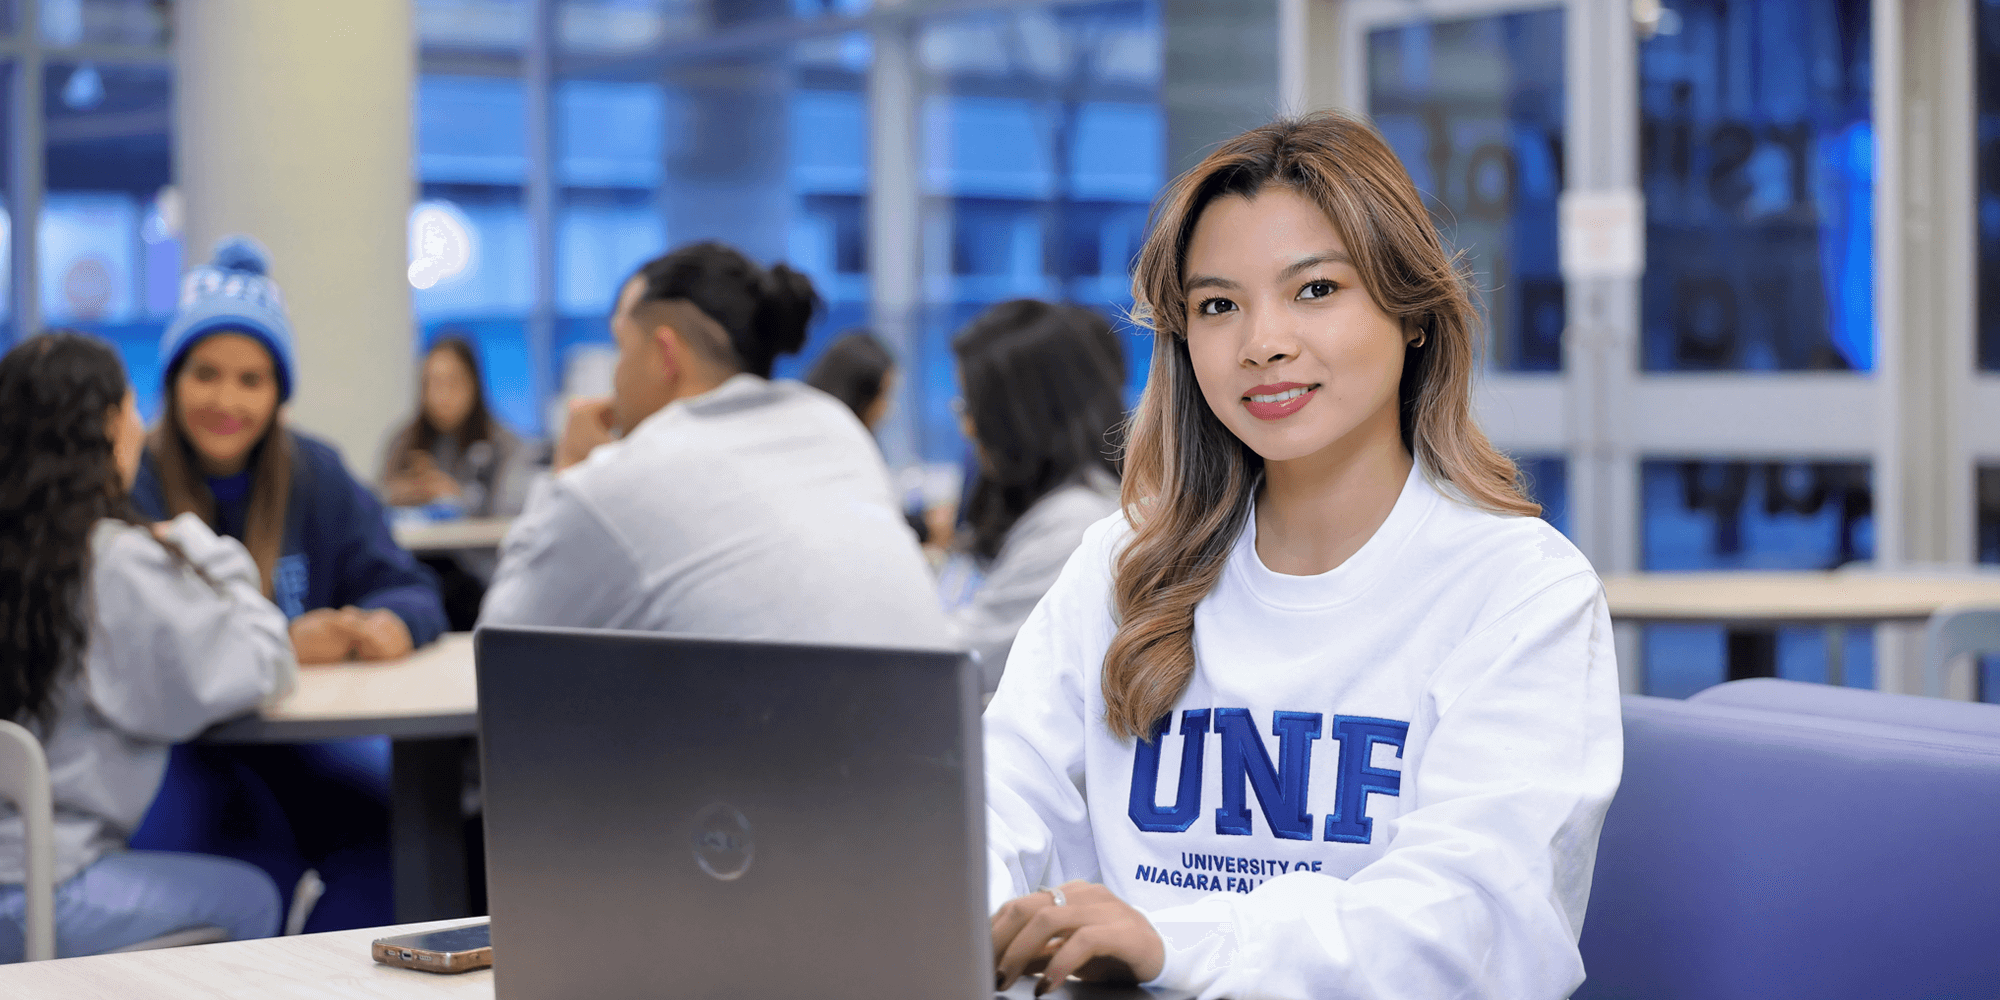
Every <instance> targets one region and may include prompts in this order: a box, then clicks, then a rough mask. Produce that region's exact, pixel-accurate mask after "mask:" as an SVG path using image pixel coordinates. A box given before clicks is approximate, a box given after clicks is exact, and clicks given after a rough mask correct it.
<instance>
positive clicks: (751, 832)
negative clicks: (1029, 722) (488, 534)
mask: <svg viewBox="0 0 2000 1000" xmlns="http://www.w3.org/2000/svg"><path fill="white" fill-rule="evenodd" d="M477 641H478V656H477V659H478V673H479V712H480V731H481V749H482V756H483V767H484V778H485V787H484V794H485V808H486V841H487V873H488V897H489V900H490V904H491V911H492V917H493V945H494V957H495V970H494V971H495V987H496V993H497V1000H554V998H557V997H565V998H567V997H577V996H672V997H676V998H707V997H774V996H789V995H832V996H840V995H843V994H844V993H853V994H854V995H856V996H860V995H863V994H867V995H876V994H879V993H881V992H883V991H884V989H885V988H886V989H888V990H889V991H890V992H894V993H909V994H911V995H922V996H927V997H954V996H955V997H963V998H970V997H975V996H990V995H991V993H992V988H991V976H992V973H991V962H992V959H991V956H990V954H989V952H990V950H991V946H990V943H989V935H988V931H987V921H986V900H985V883H984V854H983V848H982V845H983V843H984V829H983V824H984V783H983V779H982V777H981V775H982V773H983V772H982V770H981V766H980V759H979V739H978V733H979V723H978V713H979V685H978V680H977V676H976V674H975V673H974V671H973V669H972V667H971V666H970V664H968V663H967V662H965V660H964V658H963V657H962V656H959V655H957V654H948V653H930V652H918V651H909V650H870V649H857V648H844V647H811V646H796V645H775V644H766V643H749V642H740V641H728V640H708V639H691V638H679V637H668V636H658V635H650V634H631V633H615V632H598V631H589V632H586V631H573V630H541V629H501V628H489V629H484V630H482V631H481V632H480V634H479V637H478V640H477Z"/></svg>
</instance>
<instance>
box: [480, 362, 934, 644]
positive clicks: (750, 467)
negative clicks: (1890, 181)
mask: <svg viewBox="0 0 2000 1000" xmlns="http://www.w3.org/2000/svg"><path fill="white" fill-rule="evenodd" d="M479 622H480V624H482V625H559V626H569V627H572V628H619V629H635V630H640V631H651V632H678V633H684V634H693V635H707V636H723V637H730V638H739V639H766V640H775V641H781V642H814V643H834V644H844V645H861V646H899V647H916V648H928V649H949V648H957V647H956V644H955V643H954V642H953V640H952V636H951V631H950V628H949V627H948V626H947V625H946V624H945V620H944V611H943V609H942V608H940V607H938V602H937V595H936V593H935V592H934V590H933V589H932V584H931V578H930V570H929V568H928V567H927V566H926V565H925V563H924V557H923V552H922V550H920V549H919V548H918V547H917V538H916V536H915V535H913V534H911V532H910V526H909V524H908V522H906V521H905V520H904V519H903V513H902V511H901V509H900V508H898V507H897V506H896V501H895V492H894V490H893V489H891V488H890V485H889V471H888V469H887V468H886V467H885V466H884V465H883V464H882V453H881V451H880V450H879V449H877V448H876V446H875V442H874V440H873V439H871V438H870V437H869V436H868V432H867V431H866V430H865V429H863V428H862V426H861V421H859V420H857V419H855V417H854V412H853V411H852V410H849V409H848V408H847V407H846V406H844V405H842V404H841V403H840V402H839V401H837V400H835V399H834V398H833V397H831V396H828V395H827V394H825V393H823V392H820V391H819V390H817V389H813V388H810V387H807V386H805V385H801V384H799V383H797V382H791V381H770V380H766V379H761V378H758V377H757V376H755V375H741V374H739V375H736V376H733V377H731V378H730V379H729V380H728V381H726V382H724V383H722V385H720V386H718V387H716V388H715V389H712V390H710V391H709V392H706V393H703V394H702V395H700V396H695V397H691V398H688V399H682V400H678V401H676V402H673V403H670V404H668V405H667V406H665V407H663V408H661V409H660V410H659V412H657V413H654V414H653V415H652V416H649V417H647V418H646V419H644V420H642V421H640V422H639V425H638V426H637V427H634V428H633V429H632V430H631V432H630V433H628V434H626V435H625V437H624V438H622V439H620V440H618V441H615V442H612V443H610V444H607V445H603V446H602V447H599V448H598V449H597V450H596V451H593V452H591V454H590V457H589V458H588V459H586V460H584V461H583V462H581V463H579V464H577V465H575V466H573V467H571V468H569V469H566V470H564V471H563V472H562V473H560V474H558V475H555V476H550V477H544V478H543V479H541V480H539V481H538V482H537V483H536V485H535V486H534V487H533V489H532V490H531V492H530V496H529V500H528V506H527V509H526V510H525V511H524V512H523V513H522V514H521V516H520V517H519V518H518V519H516V520H515V522H514V526H513V527H512V528H511V529H509V530H508V532H507V539H506V541H505V542H504V543H503V544H502V545H501V548H500V568H499V570H498V571H497V572H496V573H495V574H494V578H493V585H492V586H491V587H490V588H488V589H487V591H486V599H485V602H484V603H483V604H482V605H481V607H480V612H479Z"/></svg>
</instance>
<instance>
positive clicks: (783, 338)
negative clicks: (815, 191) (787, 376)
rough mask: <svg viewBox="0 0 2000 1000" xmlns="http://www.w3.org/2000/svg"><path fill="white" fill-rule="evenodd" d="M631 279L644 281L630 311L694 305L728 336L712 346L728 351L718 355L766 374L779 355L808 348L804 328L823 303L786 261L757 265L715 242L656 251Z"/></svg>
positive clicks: (744, 368)
mask: <svg viewBox="0 0 2000 1000" xmlns="http://www.w3.org/2000/svg"><path fill="white" fill-rule="evenodd" d="M633 277H635V278H637V279H639V282H640V286H641V290H640V292H639V300H638V302H637V303H636V304H635V305H634V309H635V310H637V309H639V308H643V307H644V306H647V305H650V304H653V303H660V302H675V301H680V302H686V303H688V304H690V305H692V306H694V307H695V308H697V309H699V310H701V313H702V315H703V316H705V317H707V319H708V320H709V321H710V322H712V323H714V324H715V325H716V326H718V327H720V328H721V333H723V334H724V335H725V336H726V338H727V340H728V344H727V345H726V346H725V345H721V344H717V345H715V348H716V350H717V351H718V352H720V351H722V350H727V351H728V352H729V354H730V356H729V357H719V358H717V359H716V360H718V361H721V362H724V363H727V364H728V365H730V366H731V367H733V368H735V369H737V370H738V371H745V372H749V373H750V374H752V375H756V376H760V377H762V378H770V377H771V364H772V362H774V361H776V360H777V359H778V356H779V355H781V354H791V353H792V352H794V351H797V350H798V349H799V348H800V347H803V346H805V342H806V327H807V326H808V325H810V324H811V323H812V318H813V316H814V314H816V313H818V312H819V308H820V298H819V293H818V292H816V291H814V290H813V283H812V279H811V278H808V277H806V276H805V275H803V274H801V273H799V272H797V271H794V270H792V269H791V268H789V267H786V266H785V265H783V264H773V265H771V267H770V268H768V269H766V268H762V267H759V266H757V264H756V262H755V261H752V260H751V259H750V258H748V257H745V256H743V255H742V254H741V253H739V252H738V251H737V250H736V249H735V248H734V247H731V246H728V245H726V244H722V243H717V242H714V241H712V240H710V241H705V242H701V243H690V244H688V245H687V246H684V247H681V248H679V249H677V250H674V251H673V252H671V253H668V254H665V255H663V256H660V257H655V258H654V259H652V260H650V261H647V262H646V263H645V264H644V265H642V266H641V267H640V268H639V270H638V273H636V274H634V275H633ZM683 332H684V333H687V332H690V331H683ZM697 339H698V340H699V341H705V340H706V338H697Z"/></svg>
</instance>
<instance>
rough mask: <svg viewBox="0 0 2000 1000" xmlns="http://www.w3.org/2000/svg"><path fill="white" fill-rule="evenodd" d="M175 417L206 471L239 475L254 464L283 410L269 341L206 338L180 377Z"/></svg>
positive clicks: (176, 383) (231, 336) (191, 352)
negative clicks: (255, 454)
mask: <svg viewBox="0 0 2000 1000" xmlns="http://www.w3.org/2000/svg"><path fill="white" fill-rule="evenodd" d="M174 397H175V400H174V401H175V413H174V414H173V417H174V420H176V421H177V422H178V423H179V425H180V429H181V432H182V433H183V434H185V435H187V440H188V443H189V444H190V445H192V446H193V447H194V453H195V458H196V459H197V460H198V461H199V463H200V465H201V470H202V472H203V473H205V474H207V475H211V476H233V475H235V474H236V473H238V472H242V471H243V469H244V467H245V466H247V465H249V464H250V451H251V449H253V448H255V447H256V446H257V442H259V441H262V440H263V439H264V434H265V432H266V431H268V430H270V429H271V422H272V420H273V419H274V418H276V416H277V413H278V371H277V366H276V365H275V364H274V363H273V362H272V361H271V353H270V352H269V351H266V350H265V349H264V345H263V344H260V343H258V342H257V341H255V340H253V339H251V338H249V337H246V336H244V335H242V334H240V333H218V334H213V335H210V336H208V337H205V338H203V339H202V340H201V341H200V342H199V343H197V344H195V345H194V347H193V348H191V349H190V350H189V351H188V354H187V358H186V359H185V360H184V361H182V362H181V370H180V374H179V375H177V376H175V377H174Z"/></svg>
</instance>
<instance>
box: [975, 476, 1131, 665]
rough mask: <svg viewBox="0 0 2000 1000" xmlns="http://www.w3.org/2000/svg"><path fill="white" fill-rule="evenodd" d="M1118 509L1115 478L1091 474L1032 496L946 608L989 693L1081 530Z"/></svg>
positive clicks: (1079, 535)
mask: <svg viewBox="0 0 2000 1000" xmlns="http://www.w3.org/2000/svg"><path fill="white" fill-rule="evenodd" d="M1117 510H1118V482H1117V480H1114V479H1112V478H1111V477H1110V475H1108V474H1101V473H1091V474H1090V475H1089V476H1088V477H1087V478H1085V479H1084V480H1083V481H1082V482H1074V483H1070V484H1069V485H1067V486H1062V487H1059V488H1057V489H1055V490H1052V491H1051V492H1050V493H1049V494H1048V495H1047V496H1045V497H1043V498H1041V499H1040V500H1037V501H1035V505H1034V506H1032V507H1029V508H1028V510H1027V512H1026V513H1024V514H1022V515H1021V518H1020V520H1017V521H1015V522H1014V526H1013V527H1012V528H1009V529H1007V538H1006V540H1005V541H1002V542H1001V543H1000V551H999V552H998V553H996V554H995V555H994V556H993V561H992V562H990V563H988V564H986V565H985V566H984V567H982V569H983V571H984V577H985V579H984V581H983V582H981V583H980V584H979V585H978V589H977V590H975V591H974V592H973V593H972V597H971V599H970V600H968V601H966V602H965V603H964V604H961V605H959V606H958V607H955V608H953V609H952V610H951V612H950V619H951V625H952V628H953V629H954V630H955V631H956V633H957V635H958V638H959V640H960V641H961V642H962V643H963V644H964V645H965V646H966V647H967V648H969V649H971V650H972V652H973V653H974V654H976V658H977V659H978V661H979V669H980V672H981V673H982V674H983V675H984V683H985V686H986V690H987V691H988V692H989V693H990V692H991V691H993V690H994V689H995V688H997V687H999V686H1000V674H1001V671H1002V670H1003V669H1004V668H1005V667H1006V666H1007V654H1008V653H1009V652H1010V651H1011V650H1012V649H1013V647H1014V634H1015V633H1016V632H1019V631H1021V625H1022V624H1023V623H1025V622H1026V621H1027V620H1028V613H1029V612H1031V611H1033V610H1035V605H1037V604H1039V603H1041V600H1042V595H1043V594H1046V593H1048V592H1049V588H1050V587H1052V586H1054V585H1055V582H1056V577H1057V576H1060V575H1061V574H1062V568H1063V566H1064V564H1066V563H1068V562H1069V557H1070V555H1071V554H1072V553H1074V552H1075V551H1076V547H1077V546H1078V545H1081V544H1082V543H1083V533H1084V531H1085V530H1087V529H1088V528H1089V527H1090V526H1091V525H1093V524H1096V523H1097V522H1099V521H1102V520H1104V519H1105V518H1106V517H1108V516H1110V515H1111V514H1113V513H1115V512H1117Z"/></svg>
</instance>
